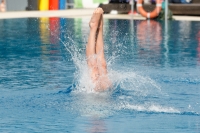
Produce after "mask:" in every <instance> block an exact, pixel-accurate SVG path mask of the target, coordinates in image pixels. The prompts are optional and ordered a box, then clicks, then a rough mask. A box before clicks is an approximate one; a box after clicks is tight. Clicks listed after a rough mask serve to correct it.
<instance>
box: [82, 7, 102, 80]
mask: <svg viewBox="0 0 200 133" xmlns="http://www.w3.org/2000/svg"><path fill="white" fill-rule="evenodd" d="M102 13H103V10H102V9H101V8H96V9H95V11H94V13H93V15H92V17H91V20H90V22H89V26H90V33H89V37H88V43H87V45H86V57H87V63H88V66H89V69H90V71H91V77H92V80H93V81H96V80H97V78H98V75H99V71H98V66H97V59H96V57H95V54H96V34H97V29H98V27H99V21H100V18H101V14H102Z"/></svg>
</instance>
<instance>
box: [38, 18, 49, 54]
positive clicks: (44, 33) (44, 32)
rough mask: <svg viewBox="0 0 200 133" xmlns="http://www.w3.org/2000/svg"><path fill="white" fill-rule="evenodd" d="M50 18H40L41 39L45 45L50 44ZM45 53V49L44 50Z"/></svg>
mask: <svg viewBox="0 0 200 133" xmlns="http://www.w3.org/2000/svg"><path fill="white" fill-rule="evenodd" d="M48 25H49V18H46V17H42V18H39V28H40V39H41V42H42V43H43V44H49V43H50V42H49V30H48V28H47V27H48ZM42 49H43V50H44V51H45V48H42Z"/></svg>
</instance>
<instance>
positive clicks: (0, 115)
mask: <svg viewBox="0 0 200 133" xmlns="http://www.w3.org/2000/svg"><path fill="white" fill-rule="evenodd" d="M88 21H89V19H66V18H23V19H2V20H0V29H1V30H0V60H1V61H0V68H1V70H0V132H102V133H103V132H106V133H107V132H108V133H113V132H137V133H138V132H153V133H155V132H157V133H160V132H173V133H175V132H182V133H186V132H187V133H188V132H193V133H199V132H200V115H199V114H200V103H199V102H200V90H199V89H200V23H199V22H194V21H169V22H168V24H167V25H166V24H165V22H163V21H154V20H151V21H146V20H134V21H132V20H114V19H105V21H104V24H105V27H104V39H105V54H106V58H107V60H108V70H109V72H110V77H111V79H112V80H113V82H114V86H113V88H112V89H111V90H110V91H107V92H104V93H93V92H90V91H88V90H87V87H88V84H87V79H86V78H85V63H84V62H85V61H84V54H85V53H84V50H85V44H86V42H87V36H88V32H89V29H88Z"/></svg>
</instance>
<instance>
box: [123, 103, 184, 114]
mask: <svg viewBox="0 0 200 133" xmlns="http://www.w3.org/2000/svg"><path fill="white" fill-rule="evenodd" d="M122 108H124V109H131V110H135V111H141V112H154V113H181V112H180V111H179V110H178V109H176V108H173V107H165V106H161V105H158V104H153V103H148V104H144V105H131V104H129V103H128V104H125V105H124V106H122Z"/></svg>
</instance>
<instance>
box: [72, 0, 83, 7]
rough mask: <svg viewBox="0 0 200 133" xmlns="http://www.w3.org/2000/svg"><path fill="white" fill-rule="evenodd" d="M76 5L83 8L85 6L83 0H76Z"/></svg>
mask: <svg viewBox="0 0 200 133" xmlns="http://www.w3.org/2000/svg"><path fill="white" fill-rule="evenodd" d="M74 7H75V8H82V7H83V3H82V0H74Z"/></svg>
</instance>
